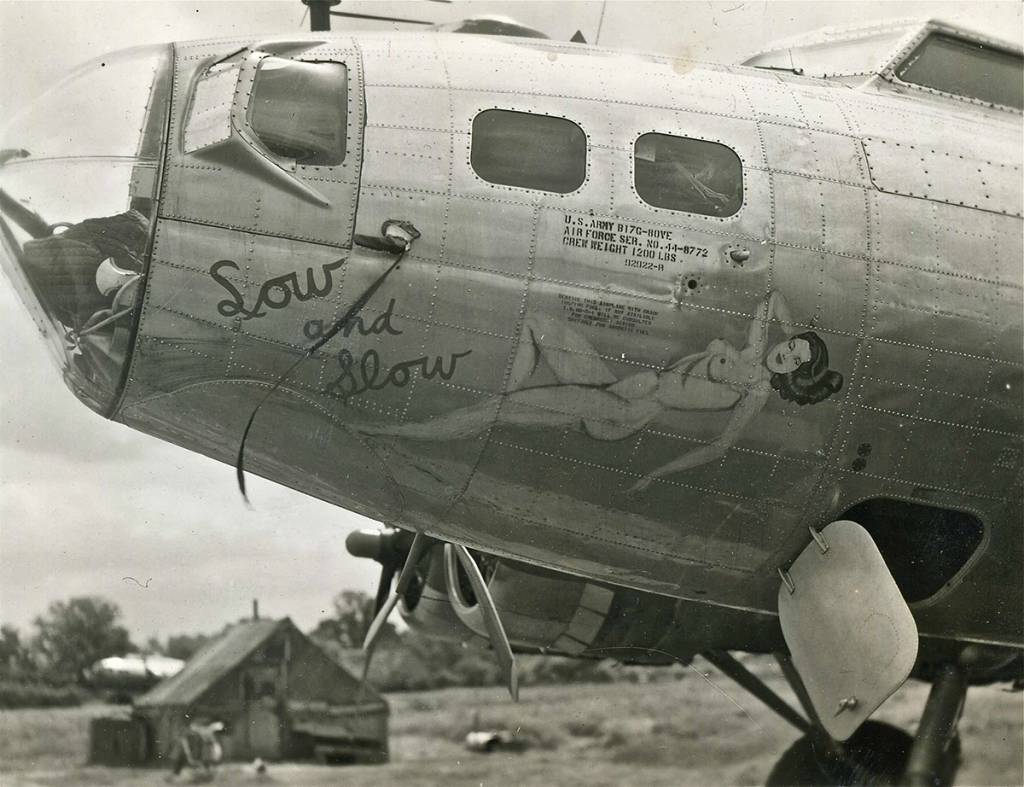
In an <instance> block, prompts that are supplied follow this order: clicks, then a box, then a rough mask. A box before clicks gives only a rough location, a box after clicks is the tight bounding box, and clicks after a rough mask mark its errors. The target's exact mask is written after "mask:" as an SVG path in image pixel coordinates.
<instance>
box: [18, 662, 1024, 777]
mask: <svg viewBox="0 0 1024 787" xmlns="http://www.w3.org/2000/svg"><path fill="white" fill-rule="evenodd" d="M700 666H701V667H702V668H703V667H704V665H703V662H700ZM763 669H764V670H765V671H768V670H769V668H768V667H764V668H763ZM759 671H760V670H759ZM769 683H770V685H772V687H773V688H774V689H776V690H777V691H778V692H779V693H780V694H783V695H784V696H787V697H791V695H790V694H789V692H788V689H787V688H786V687H785V683H784V681H782V680H781V678H778V677H770V678H769ZM927 691H928V687H927V686H926V685H923V684H918V683H909V684H908V685H906V686H904V688H903V689H901V690H900V691H899V692H898V693H897V694H896V695H895V696H894V697H892V698H891V699H890V700H889V701H888V702H887V703H886V704H885V705H884V706H883V707H882V708H881V709H880V710H879V712H878V713H877V714H876V716H875V718H878V719H881V720H883V721H889V722H891V723H894V724H896V725H898V726H901V727H903V728H904V729H907V730H911V731H912V730H913V729H914V727H915V726H916V724H917V720H918V717H919V715H920V712H921V709H922V708H923V706H924V700H925V697H926V696H927ZM389 699H390V702H391V753H392V761H391V763H390V764H388V765H383V766H365V767H347V768H342V769H339V768H325V767H319V766H315V765H305V764H273V765H271V767H270V772H269V774H268V776H267V777H265V778H263V779H259V778H258V777H256V775H255V774H253V773H251V772H250V771H249V770H248V769H247V768H245V767H244V766H241V765H233V764H232V765H226V766H223V767H222V768H221V769H220V770H219V772H218V774H217V778H216V783H217V784H225V785H235V784H250V783H258V782H262V783H270V784H281V785H293V784H294V785H302V786H305V785H324V786H326V785H337V784H345V785H350V786H351V787H368V786H369V785H395V784H401V785H403V787H413V786H414V785H446V787H447V785H452V786H453V787H461V786H462V785H466V786H467V787H468V786H469V785H473V787H478V785H537V786H538V787H539V786H540V785H543V786H544V787H549V785H559V787H563V786H565V787H569V786H572V785H579V786H580V787H601V786H602V785H609V786H610V785H645V786H646V785H652V786H653V787H660V786H662V785H664V786H665V787H668V785H672V786H673V787H677V786H678V785H719V784H722V785H726V784H727V785H732V784H760V783H763V781H764V779H765V778H766V776H767V775H768V772H769V771H770V770H771V767H772V765H773V764H774V762H775V760H776V759H777V758H778V757H779V756H780V755H781V753H782V752H783V751H784V750H785V749H786V748H787V747H788V746H789V745H790V743H792V742H793V741H794V740H796V738H797V737H798V733H797V732H796V731H795V730H793V729H792V728H790V727H789V726H788V725H787V724H786V723H785V722H783V721H781V720H779V719H778V718H777V717H775V716H774V715H773V714H772V713H771V712H770V711H768V710H767V709H765V708H764V707H763V706H762V705H761V704H760V703H759V702H757V700H755V699H753V698H751V697H749V696H747V695H746V694H745V693H744V692H742V690H740V689H738V688H737V687H736V686H735V685H733V684H732V683H731V682H730V681H728V680H727V679H726V678H723V677H721V676H720V675H717V674H716V673H714V672H711V671H710V669H709V670H708V671H707V677H704V676H703V674H702V673H698V672H697V671H693V672H690V673H689V674H688V675H687V676H686V677H685V678H684V679H682V680H679V681H673V682H658V683H649V684H640V685H631V684H623V683H616V684H601V685H573V686H545V687H536V688H531V687H527V688H525V689H524V690H523V692H522V699H521V701H520V702H519V703H518V704H513V703H511V702H509V701H508V699H507V697H506V696H505V695H504V694H503V692H502V691H501V690H499V689H449V690H446V691H436V692H421V693H409V694H396V695H392V696H391V697H389ZM110 710H111V709H110V708H109V707H106V706H101V705H95V706H87V707H83V708H69V709H54V710H39V711H7V712H0V784H2V785H4V787H8V786H9V787H44V786H45V787H78V785H83V786H92V785H117V787H122V786H127V785H142V786H144V785H161V784H164V777H165V773H164V772H162V771H157V770H130V769H111V768H99V767H85V766H84V762H85V759H86V751H87V745H88V740H87V732H88V723H89V719H90V718H92V717H94V716H98V715H103V714H106V713H109V712H110ZM474 715H476V716H478V718H479V722H480V725H481V726H482V727H486V728H495V727H504V728H508V729H510V730H518V732H519V735H520V736H522V737H523V738H524V739H525V740H526V741H528V742H529V744H530V746H529V748H528V749H527V751H525V752H524V753H522V754H511V753H497V754H490V755H484V754H474V753H471V752H467V751H466V750H465V749H464V748H463V747H462V739H463V737H464V735H465V733H466V732H467V731H468V730H469V729H470V727H471V725H472V723H473V718H474ZM1022 727H1024V702H1022V695H1021V694H1011V693H1007V692H1005V691H1003V690H1002V689H1001V688H1000V687H998V686H996V687H980V688H976V689H972V690H971V693H970V694H969V696H968V700H967V708H966V711H965V714H964V719H963V721H962V722H961V726H960V731H961V736H962V738H963V750H964V762H963V766H962V767H961V769H960V773H959V777H958V780H957V782H958V784H962V785H1021V784H1024V731H1022Z"/></svg>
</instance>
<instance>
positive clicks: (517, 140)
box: [470, 109, 587, 194]
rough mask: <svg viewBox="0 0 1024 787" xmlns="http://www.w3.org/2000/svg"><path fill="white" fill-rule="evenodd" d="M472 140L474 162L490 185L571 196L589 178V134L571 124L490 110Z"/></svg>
mask: <svg viewBox="0 0 1024 787" xmlns="http://www.w3.org/2000/svg"><path fill="white" fill-rule="evenodd" d="M472 136H473V142H472V146H471V152H470V164H471V165H472V167H473V171H474V172H475V173H476V174H477V175H479V176H480V177H481V178H483V179H484V180H486V181H487V182H488V183H494V184H497V185H499V186H516V187H518V188H524V189H534V190H536V191H550V192H553V193H555V194H568V193H570V192H572V191H576V189H578V188H579V187H580V186H582V185H583V181H585V180H586V179H587V135H586V134H585V133H583V129H582V128H580V127H579V126H578V125H577V124H575V123H573V122H572V121H571V120H566V119H565V118H560V117H554V116H552V115H535V114H532V113H529V112H513V111H510V110H505V109H487V110H484V111H483V112H481V113H480V114H479V115H477V116H476V117H475V118H473V135H472Z"/></svg>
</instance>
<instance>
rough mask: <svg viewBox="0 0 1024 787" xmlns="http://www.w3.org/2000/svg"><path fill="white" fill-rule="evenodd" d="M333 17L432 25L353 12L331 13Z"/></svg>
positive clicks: (417, 20) (420, 21)
mask: <svg viewBox="0 0 1024 787" xmlns="http://www.w3.org/2000/svg"><path fill="white" fill-rule="evenodd" d="M330 14H331V16H347V17H349V18H350V19H372V20H374V21H376V22H403V23H405V24H408V25H432V24H434V23H433V22H424V21H423V20H422V19H399V18H398V17H396V16H377V15H376V14H357V13H354V12H352V11H331V12H330Z"/></svg>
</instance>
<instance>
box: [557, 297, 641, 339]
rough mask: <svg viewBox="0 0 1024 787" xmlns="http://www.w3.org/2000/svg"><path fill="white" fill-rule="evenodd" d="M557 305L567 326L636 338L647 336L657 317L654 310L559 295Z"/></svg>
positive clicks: (601, 300)
mask: <svg viewBox="0 0 1024 787" xmlns="http://www.w3.org/2000/svg"><path fill="white" fill-rule="evenodd" d="M558 301H559V303H561V304H562V311H563V313H564V314H565V318H566V320H567V321H568V322H570V323H573V324H575V325H585V326H588V327H598V328H610V329H611V330H613V331H623V332H624V333H632V334H636V335H638V336H647V335H648V333H649V330H650V328H651V326H652V325H653V324H654V318H655V317H657V316H658V312H657V310H656V309H649V308H646V307H644V306H638V305H636V304H629V303H617V302H614V301H609V300H605V299H604V298H591V297H585V296H580V295H567V294H566V293H559V295H558Z"/></svg>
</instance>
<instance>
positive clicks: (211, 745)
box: [168, 720, 224, 781]
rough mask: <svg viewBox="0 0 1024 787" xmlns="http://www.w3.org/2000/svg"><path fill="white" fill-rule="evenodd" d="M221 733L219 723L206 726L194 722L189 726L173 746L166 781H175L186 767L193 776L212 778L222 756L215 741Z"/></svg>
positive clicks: (221, 728) (220, 749) (221, 751)
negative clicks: (168, 774) (169, 771)
mask: <svg viewBox="0 0 1024 787" xmlns="http://www.w3.org/2000/svg"><path fill="white" fill-rule="evenodd" d="M223 731H224V724H223V723H222V722H219V721H215V722H212V723H210V724H206V723H203V722H201V721H199V720H196V721H193V722H192V723H191V724H189V726H188V729H186V730H185V732H183V733H182V734H181V737H179V738H178V742H177V743H176V744H175V746H174V752H173V753H172V755H171V763H172V765H171V775H170V777H168V781H173V780H174V779H176V778H177V777H178V776H179V775H180V774H181V772H182V771H183V770H184V769H185V767H186V766H188V767H189V768H190V769H191V770H192V773H193V775H194V776H199V777H201V778H202V777H205V778H212V777H213V773H214V769H215V768H216V767H217V764H218V763H219V762H220V761H221V758H222V757H223V756H224V749H223V747H222V746H221V744H220V741H219V740H218V739H217V735H218V734H219V733H221V732H223Z"/></svg>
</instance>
